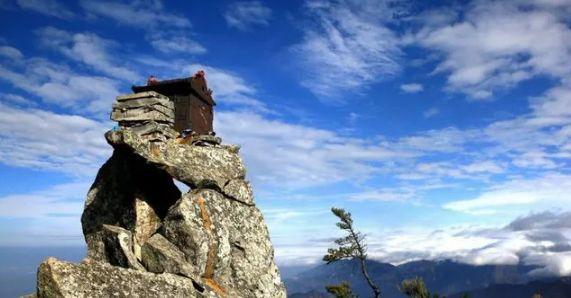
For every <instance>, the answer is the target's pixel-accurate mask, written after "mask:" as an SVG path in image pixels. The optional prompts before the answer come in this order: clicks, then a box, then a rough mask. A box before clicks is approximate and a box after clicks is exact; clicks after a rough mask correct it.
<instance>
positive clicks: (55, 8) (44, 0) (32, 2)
mask: <svg viewBox="0 0 571 298" xmlns="http://www.w3.org/2000/svg"><path fill="white" fill-rule="evenodd" d="M17 3H18V5H19V6H20V7H21V8H23V9H27V10H31V11H35V12H38V13H41V14H45V15H48V16H52V17H56V18H60V19H71V18H73V17H74V16H75V14H74V13H73V12H72V11H71V10H70V9H69V8H67V7H66V6H65V5H63V4H62V3H60V2H59V1H57V0H17Z"/></svg>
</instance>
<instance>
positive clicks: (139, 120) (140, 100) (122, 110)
mask: <svg viewBox="0 0 571 298" xmlns="http://www.w3.org/2000/svg"><path fill="white" fill-rule="evenodd" d="M174 117H175V116H174V103H173V102H172V101H171V100H170V99H169V98H168V97H166V96H164V95H161V94H159V93H157V92H154V91H149V92H141V93H135V94H128V95H122V96H118V97H117V98H116V102H115V103H114V104H113V109H112V111H111V120H113V121H117V122H119V126H120V127H122V128H130V129H131V130H133V132H135V133H137V134H138V135H139V136H142V137H144V138H146V139H148V140H149V141H165V140H166V139H168V138H172V137H173V136H172V135H164V133H165V132H167V131H168V132H170V131H171V130H169V129H168V128H171V129H172V128H173V126H174ZM175 135H176V134H175Z"/></svg>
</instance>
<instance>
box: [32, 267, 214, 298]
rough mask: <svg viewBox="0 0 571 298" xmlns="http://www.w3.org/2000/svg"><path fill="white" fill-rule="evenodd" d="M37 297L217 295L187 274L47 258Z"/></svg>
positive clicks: (41, 272) (42, 268)
mask: <svg viewBox="0 0 571 298" xmlns="http://www.w3.org/2000/svg"><path fill="white" fill-rule="evenodd" d="M37 297H39V298H54V297H217V296H216V295H215V294H213V293H209V292H208V291H205V292H204V293H200V292H199V291H198V290H197V289H196V288H195V286H194V285H193V281H192V280H191V279H189V278H184V277H180V276H177V275H173V274H154V273H148V272H143V271H138V270H132V269H124V268H121V267H115V266H111V265H108V264H104V263H100V262H94V261H89V262H82V263H80V264H72V263H67V262H62V261H59V260H56V259H55V258H48V259H47V260H45V261H44V262H43V263H42V264H41V265H40V268H39V270H38V285H37Z"/></svg>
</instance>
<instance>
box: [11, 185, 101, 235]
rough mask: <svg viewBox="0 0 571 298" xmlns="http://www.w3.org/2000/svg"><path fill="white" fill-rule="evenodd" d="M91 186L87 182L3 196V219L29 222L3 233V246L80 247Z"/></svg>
mask: <svg viewBox="0 0 571 298" xmlns="http://www.w3.org/2000/svg"><path fill="white" fill-rule="evenodd" d="M89 186H90V184H89V183H88V182H71V183H66V184H59V185H54V186H51V187H49V188H47V189H44V190H40V191H35V192H29V193H25V194H16V195H7V196H4V197H0V219H4V220H5V219H19V220H25V222H26V223H27V224H26V225H25V227H21V228H20V229H7V230H0V236H1V237H0V239H2V240H1V241H0V245H3V246H50V245H54V246H62V245H81V244H82V243H83V237H82V232H81V225H80V217H81V213H82V211H83V201H84V199H85V198H84V197H85V194H86V193H87V190H88V189H89ZM62 215H65V216H62Z"/></svg>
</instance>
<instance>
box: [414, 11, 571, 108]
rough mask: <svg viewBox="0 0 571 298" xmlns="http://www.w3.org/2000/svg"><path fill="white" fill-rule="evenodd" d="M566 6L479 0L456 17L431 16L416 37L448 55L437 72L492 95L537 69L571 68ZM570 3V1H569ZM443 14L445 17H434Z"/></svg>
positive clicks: (565, 72) (475, 94) (472, 93)
mask: <svg viewBox="0 0 571 298" xmlns="http://www.w3.org/2000/svg"><path fill="white" fill-rule="evenodd" d="M565 5H567V6H568V4H562V5H561V7H558V6H555V5H552V4H550V3H549V2H546V1H540V2H533V1H509V2H506V1H504V2H498V1H475V2H473V3H472V4H469V5H467V9H466V10H463V11H461V15H460V11H458V12H457V14H456V16H455V17H451V15H450V11H446V10H445V11H443V12H442V13H440V14H443V16H442V17H440V18H435V17H434V15H437V14H438V13H436V12H435V13H433V14H432V16H433V17H431V18H425V19H423V20H425V21H424V22H425V23H424V26H423V28H422V29H421V30H420V31H419V32H418V33H417V34H416V36H415V37H414V38H415V39H416V42H417V43H418V44H420V45H421V46H423V47H425V48H427V49H431V50H434V51H436V52H438V53H440V54H441V55H442V61H441V62H440V64H439V65H438V67H437V68H436V69H435V70H434V72H435V73H444V74H447V76H448V79H447V86H448V89H449V90H451V91H455V92H462V93H465V94H467V95H468V96H469V97H470V98H471V99H476V100H484V99H492V98H493V94H494V92H495V91H497V90H506V89H509V88H511V87H513V86H515V85H516V84H518V83H520V82H522V81H524V80H527V79H529V78H532V77H534V76H537V75H547V76H551V77H555V78H565V77H567V76H569V74H570V73H571V62H570V61H571V46H570V45H569V42H568V41H569V40H571V29H570V28H569V26H568V15H566V14H564V13H561V12H562V11H565V8H564V6H565ZM567 8H568V7H567ZM434 19H440V20H445V22H442V21H439V22H432V21H431V20H434Z"/></svg>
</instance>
